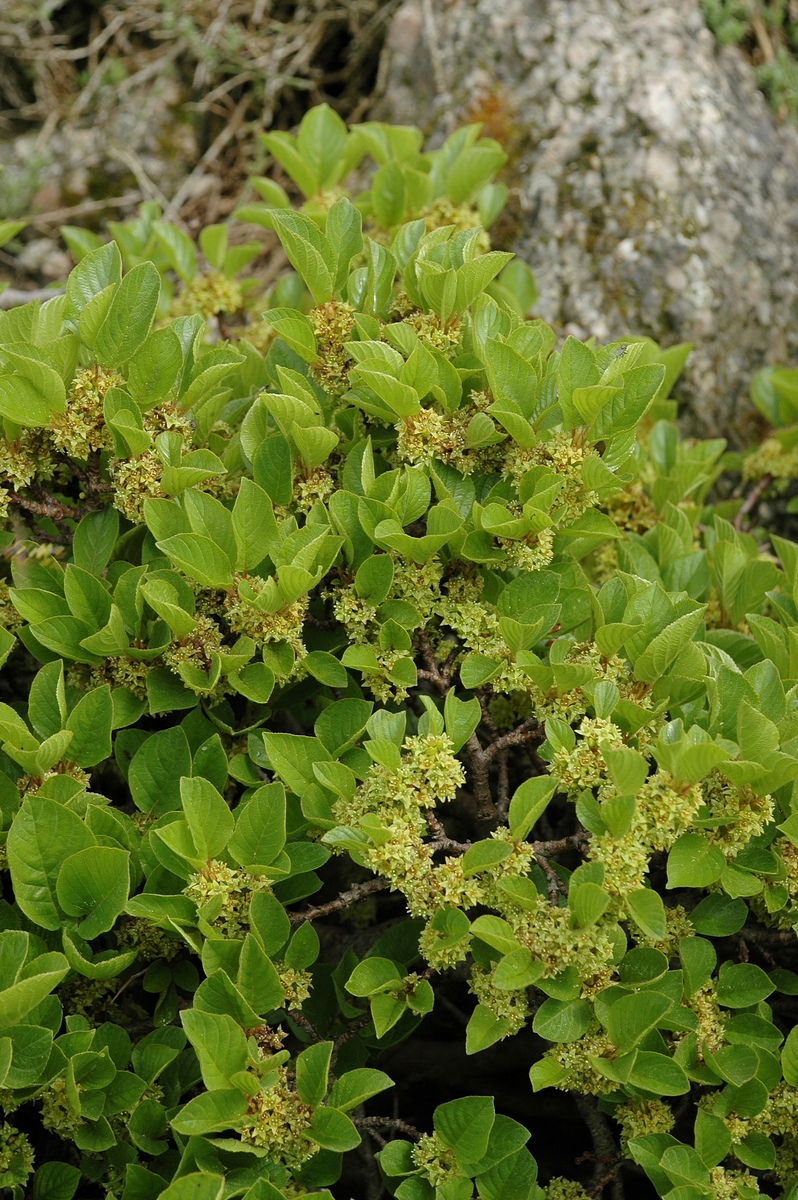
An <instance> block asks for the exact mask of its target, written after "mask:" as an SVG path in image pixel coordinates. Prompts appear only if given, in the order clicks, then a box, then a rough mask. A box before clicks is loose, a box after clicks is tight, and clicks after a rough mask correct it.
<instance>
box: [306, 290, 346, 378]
mask: <svg viewBox="0 0 798 1200" xmlns="http://www.w3.org/2000/svg"><path fill="white" fill-rule="evenodd" d="M354 313H355V310H354V309H353V308H352V306H351V304H345V303H344V302H343V301H341V300H329V301H328V302H327V303H326V304H319V305H317V306H316V307H315V308H312V309H311V310H310V313H309V314H308V316H309V317H310V323H311V325H312V326H313V332H314V334H315V336H316V347H317V350H318V357H317V358H316V360H315V362H314V363H313V365H312V367H311V371H312V373H313V377H314V379H316V381H317V382H318V383H319V384H321V386H322V387H323V388H324V389H325V391H327V392H329V393H330V395H332V396H339V395H341V394H342V393H343V392H345V391H346V389H347V387H348V378H349V369H350V367H351V366H352V362H353V360H352V356H351V355H350V354H349V352H348V350H346V348H345V347H346V343H347V342H348V341H350V339H351V337H352V330H353V329H354V327H355V315H354Z"/></svg>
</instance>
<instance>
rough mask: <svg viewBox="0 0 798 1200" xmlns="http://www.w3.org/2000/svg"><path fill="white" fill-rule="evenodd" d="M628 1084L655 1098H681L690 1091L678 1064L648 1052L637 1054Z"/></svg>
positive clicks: (685, 1077) (688, 1083)
mask: <svg viewBox="0 0 798 1200" xmlns="http://www.w3.org/2000/svg"><path fill="white" fill-rule="evenodd" d="M629 1082H630V1083H631V1084H633V1085H634V1087H637V1088H641V1089H642V1090H643V1091H645V1092H652V1093H653V1094H654V1095H655V1096H683V1095H684V1094H685V1093H686V1092H689V1090H690V1081H689V1080H688V1078H687V1076H686V1075H685V1073H684V1071H683V1070H682V1068H681V1067H680V1066H679V1064H678V1063H677V1062H674V1060H673V1059H672V1058H668V1056H667V1055H665V1054H655V1053H654V1052H653V1051H650V1050H639V1051H638V1052H637V1058H636V1059H635V1063H634V1066H633V1067H632V1071H631V1074H630V1076H629Z"/></svg>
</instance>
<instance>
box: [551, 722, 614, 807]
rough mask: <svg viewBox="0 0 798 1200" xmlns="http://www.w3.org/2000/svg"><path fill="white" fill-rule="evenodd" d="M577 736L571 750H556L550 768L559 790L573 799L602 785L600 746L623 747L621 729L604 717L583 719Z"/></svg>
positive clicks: (602, 763) (603, 763) (603, 764)
mask: <svg viewBox="0 0 798 1200" xmlns="http://www.w3.org/2000/svg"><path fill="white" fill-rule="evenodd" d="M577 733H578V740H577V743H576V745H575V746H574V748H573V750H567V749H566V748H565V747H563V746H561V747H559V748H558V749H557V750H556V751H555V754H554V759H553V761H552V766H551V772H552V775H554V776H555V777H556V779H557V784H558V787H559V788H560V790H561V791H563V792H565V793H566V794H567V795H569V796H571V797H572V798H574V799H576V797H577V796H579V795H581V793H582V792H583V791H584V789H585V788H597V787H599V786H600V785H601V784H602V783H603V782H604V779H605V777H606V772H607V764H606V763H605V761H604V757H603V754H602V746H603V745H605V744H606V745H608V746H611V747H612V748H613V749H618V748H619V747H621V746H622V745H623V735H622V733H621V731H620V729H619V728H618V726H617V725H614V724H613V723H612V721H610V720H609V719H608V718H606V717H585V718H584V719H583V720H582V722H581V724H580V725H579V728H578V730H577Z"/></svg>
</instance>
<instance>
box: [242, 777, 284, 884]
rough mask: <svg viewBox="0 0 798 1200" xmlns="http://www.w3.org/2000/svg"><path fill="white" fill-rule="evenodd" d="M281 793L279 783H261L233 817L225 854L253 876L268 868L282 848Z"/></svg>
mask: <svg viewBox="0 0 798 1200" xmlns="http://www.w3.org/2000/svg"><path fill="white" fill-rule="evenodd" d="M285 813H286V809H285V791H284V790H283V788H282V785H281V784H274V783H272V784H265V785H264V786H263V787H260V788H258V789H257V791H255V792H253V794H252V795H251V797H250V799H249V800H248V801H247V802H246V803H245V805H244V807H243V809H242V811H241V813H240V815H239V814H236V815H237V820H236V825H235V832H234V833H233V836H232V837H231V838H230V841H229V843H228V846H227V853H228V854H229V855H230V857H231V858H232V859H233V861H234V862H237V863H239V865H240V866H242V867H244V869H245V870H247V871H251V872H252V873H253V874H259V873H261V869H262V868H266V867H269V866H270V865H271V864H272V863H273V862H274V861H275V859H276V858H277V856H278V855H279V854H280V852H281V851H282V849H283V847H284V845H285V836H286V834H285Z"/></svg>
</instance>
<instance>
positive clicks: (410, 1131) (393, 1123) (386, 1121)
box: [352, 1117, 421, 1144]
mask: <svg viewBox="0 0 798 1200" xmlns="http://www.w3.org/2000/svg"><path fill="white" fill-rule="evenodd" d="M352 1124H353V1125H355V1126H357V1128H358V1129H366V1130H368V1132H369V1133H371V1134H372V1135H373V1134H374V1132H375V1131H376V1130H377V1129H390V1131H391V1132H392V1133H394V1132H395V1133H403V1134H404V1135H405V1137H409V1138H410V1139H411V1140H412V1141H414V1142H417V1141H419V1139H420V1138H421V1134H420V1133H419V1131H418V1130H417V1129H416V1128H415V1126H414V1125H408V1123H407V1121H400V1120H399V1118H398V1117H355V1118H354V1120H353V1121H352ZM377 1138H378V1140H379V1141H381V1142H383V1144H384V1142H385V1139H384V1138H380V1136H379V1134H377Z"/></svg>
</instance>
